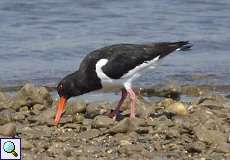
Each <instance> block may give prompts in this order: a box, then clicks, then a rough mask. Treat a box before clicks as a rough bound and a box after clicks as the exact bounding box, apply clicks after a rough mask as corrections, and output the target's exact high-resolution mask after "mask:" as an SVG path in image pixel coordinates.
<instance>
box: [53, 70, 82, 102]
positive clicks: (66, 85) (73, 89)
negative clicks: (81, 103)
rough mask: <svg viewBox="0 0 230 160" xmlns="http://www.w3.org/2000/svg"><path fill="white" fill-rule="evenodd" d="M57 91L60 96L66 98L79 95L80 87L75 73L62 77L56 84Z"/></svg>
mask: <svg viewBox="0 0 230 160" xmlns="http://www.w3.org/2000/svg"><path fill="white" fill-rule="evenodd" d="M57 92H58V94H59V96H60V97H65V98H66V99H69V98H70V97H74V96H79V95H81V87H80V84H78V78H77V74H76V73H75V74H74V75H73V74H71V75H68V76H66V77H65V78H63V79H62V80H61V81H60V82H59V84H58V86H57Z"/></svg>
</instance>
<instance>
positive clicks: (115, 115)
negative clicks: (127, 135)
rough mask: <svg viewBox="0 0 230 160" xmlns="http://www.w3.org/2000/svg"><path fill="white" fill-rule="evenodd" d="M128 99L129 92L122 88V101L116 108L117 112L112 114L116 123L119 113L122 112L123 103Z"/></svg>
mask: <svg viewBox="0 0 230 160" xmlns="http://www.w3.org/2000/svg"><path fill="white" fill-rule="evenodd" d="M126 97H127V91H126V90H125V89H124V88H122V89H121V99H120V101H119V102H118V104H117V107H116V108H115V110H114V111H113V112H112V114H111V117H113V120H114V121H115V120H116V118H117V115H118V113H119V111H120V108H121V105H122V104H123V102H124V100H125V98H126Z"/></svg>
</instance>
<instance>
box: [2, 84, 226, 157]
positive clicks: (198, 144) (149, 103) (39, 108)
mask: <svg viewBox="0 0 230 160" xmlns="http://www.w3.org/2000/svg"><path fill="white" fill-rule="evenodd" d="M137 93H138V95H139V96H138V101H137V118H135V119H130V118H129V100H128V99H127V100H126V101H125V103H124V105H123V106H122V111H121V113H120V115H119V117H118V120H117V121H113V120H112V119H111V118H109V117H107V116H106V115H107V114H109V113H110V112H111V109H112V108H114V106H115V104H114V103H112V104H111V102H108V101H101V102H90V103H86V102H85V101H84V100H80V99H78V98H77V99H75V100H73V101H71V102H69V103H68V105H67V106H66V110H65V113H64V114H63V117H62V119H61V122H60V124H59V125H58V126H54V125H53V119H54V115H55V104H56V102H55V100H54V98H53V97H52V96H51V93H50V91H49V90H48V89H47V88H45V87H40V86H34V85H32V84H26V85H25V86H23V87H22V88H20V89H18V88H17V91H16V94H15V95H14V96H9V95H7V94H6V93H5V92H0V136H1V137H10V136H16V137H21V138H22V156H23V159H24V160H36V159H45V160H54V159H55V160H59V159H67V160H75V159H80V160H88V159H102V160H110V159H111V160H112V159H123V160H126V159H127V160H128V159H134V160H135V159H138V160H139V159H152V160H174V159H175V160H182V159H188V160H190V159H191V160H192V159H196V160H209V159H210V160H214V159H216V160H220V159H223V160H225V159H226V160H228V159H230V99H229V95H228V93H229V90H228V87H227V86H219V87H217V86H208V85H202V86H195V85H184V86H175V85H168V86H152V87H148V88H142V89H141V90H137ZM143 96H144V97H143ZM153 96H160V97H161V98H158V99H154V98H151V97H153ZM183 96H192V97H193V98H190V99H186V100H185V99H183V98H181V97H183ZM146 97H147V98H146Z"/></svg>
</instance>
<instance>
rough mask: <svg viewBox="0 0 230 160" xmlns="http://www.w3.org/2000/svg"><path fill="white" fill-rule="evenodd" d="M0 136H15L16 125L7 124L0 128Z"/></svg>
mask: <svg viewBox="0 0 230 160" xmlns="http://www.w3.org/2000/svg"><path fill="white" fill-rule="evenodd" d="M0 135H3V136H15V135H16V124H15V123H7V124H5V125H2V126H0Z"/></svg>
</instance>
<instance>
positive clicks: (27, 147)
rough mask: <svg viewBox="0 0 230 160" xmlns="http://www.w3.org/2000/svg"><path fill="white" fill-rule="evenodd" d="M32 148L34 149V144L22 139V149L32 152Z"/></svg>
mask: <svg viewBox="0 0 230 160" xmlns="http://www.w3.org/2000/svg"><path fill="white" fill-rule="evenodd" d="M31 148H33V144H32V143H31V142H30V141H28V140H26V139H22V149H25V150H30V149H31Z"/></svg>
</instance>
